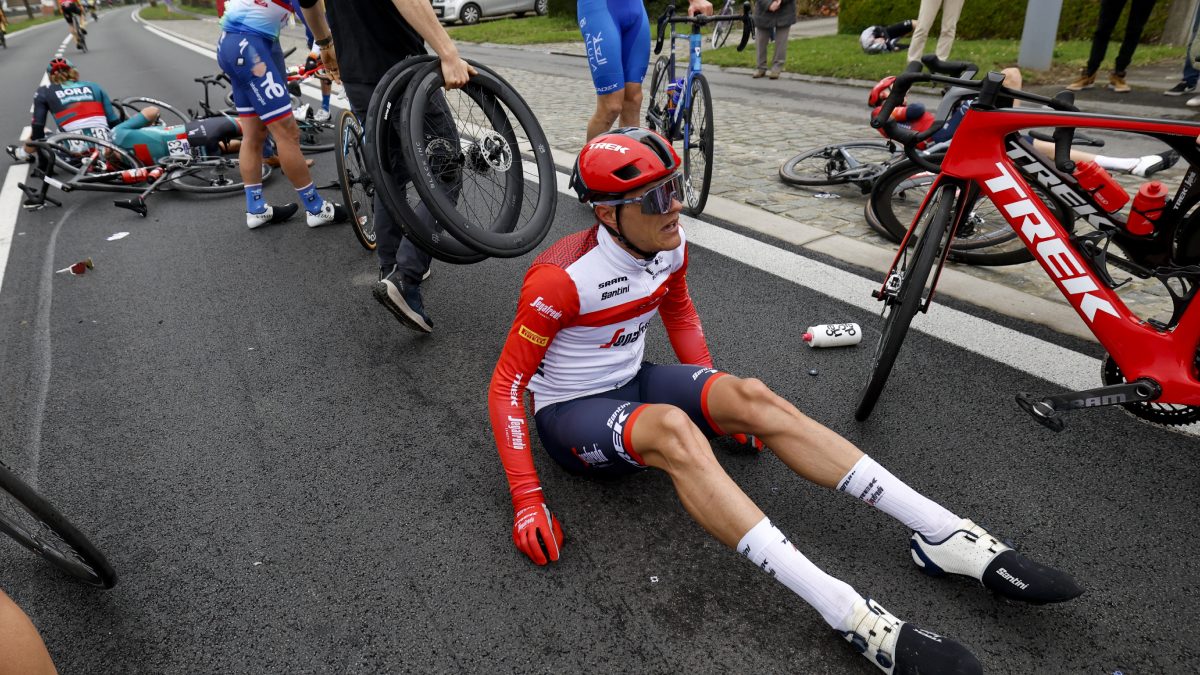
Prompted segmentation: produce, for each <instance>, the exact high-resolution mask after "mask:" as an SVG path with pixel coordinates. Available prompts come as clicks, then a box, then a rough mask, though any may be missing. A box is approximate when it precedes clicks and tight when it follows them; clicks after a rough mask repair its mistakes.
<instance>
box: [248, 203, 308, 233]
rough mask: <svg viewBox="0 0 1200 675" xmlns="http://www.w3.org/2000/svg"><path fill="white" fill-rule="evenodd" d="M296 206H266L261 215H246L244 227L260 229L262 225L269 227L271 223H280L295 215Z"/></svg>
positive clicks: (297, 206)
mask: <svg viewBox="0 0 1200 675" xmlns="http://www.w3.org/2000/svg"><path fill="white" fill-rule="evenodd" d="M299 208H300V207H299V205H297V204H283V205H281V206H271V205H270V204H267V209H266V210H265V211H263V212H262V213H250V212H247V213H246V227H248V228H250V229H251V230H253V229H257V228H260V227H262V226H263V225H271V224H273V223H282V222H283V221H285V220H287V219H288V218H291V217H292V216H293V215H295V213H296V211H297V209H299Z"/></svg>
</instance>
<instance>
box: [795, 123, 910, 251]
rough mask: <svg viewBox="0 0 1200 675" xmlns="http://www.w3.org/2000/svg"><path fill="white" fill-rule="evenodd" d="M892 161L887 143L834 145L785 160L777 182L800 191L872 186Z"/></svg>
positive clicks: (869, 142) (872, 142)
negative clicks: (857, 185)
mask: <svg viewBox="0 0 1200 675" xmlns="http://www.w3.org/2000/svg"><path fill="white" fill-rule="evenodd" d="M895 157H896V152H895V150H894V149H893V147H892V146H891V145H889V144H888V143H887V142H886V141H851V142H849V143H834V144H832V145H826V146H824V147H820V148H814V149H812V150H807V151H805V152H802V153H800V154H798V155H796V156H794V157H792V158H790V159H788V160H787V161H786V162H784V163H783V164H782V165H780V167H779V179H780V180H782V181H783V182H784V183H787V184H788V185H796V186H799V187H821V186H825V185H842V184H844V183H851V182H854V183H860V182H861V183H870V184H874V181H875V180H876V179H878V177H879V176H880V175H882V174H883V173H884V171H885V170H886V169H887V166H888V164H889V163H890V162H891V161H892V160H894V159H895ZM895 241H899V239H896V240H895Z"/></svg>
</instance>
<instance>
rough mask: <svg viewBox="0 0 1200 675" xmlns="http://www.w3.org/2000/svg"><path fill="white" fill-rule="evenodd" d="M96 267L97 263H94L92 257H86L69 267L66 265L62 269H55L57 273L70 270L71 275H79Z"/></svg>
mask: <svg viewBox="0 0 1200 675" xmlns="http://www.w3.org/2000/svg"><path fill="white" fill-rule="evenodd" d="M94 268H95V265H93V264H92V259H91V258H85V259H84V260H80V261H79V262H77V263H75V264H74V265H70V266H69V267H64V268H62V269H61V270H55V274H62V273H63V272H70V273H71V276H76V277H77V276H79V275H80V274H83V273H84V272H87V271H88V270H90V269H94Z"/></svg>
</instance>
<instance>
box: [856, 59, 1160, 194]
mask: <svg viewBox="0 0 1200 675" xmlns="http://www.w3.org/2000/svg"><path fill="white" fill-rule="evenodd" d="M1001 73H1002V74H1003V75H1004V86H1005V87H1007V88H1009V89H1016V90H1018V91H1019V90H1020V89H1021V85H1022V78H1021V71H1020V70H1019V69H1017V68H1005V69H1004V70H1002V71H1001ZM895 81H896V78H895V77H894V76H888V77H885V78H883V79H882V80H880V81H879V82H878V83H876V85H875V86H874V87H872V88H871V93H870V94H868V95H867V105H869V106H871V108H872V112H871V116H872V117H874V116H875V115H876V114H877V113H878V112H879V110H880V108H882V107H883V102H884V100H885V99H886V98H887V97H888V95H889V94H891V92H892V83H893V82H895ZM973 102H974V99H968V100H965V101H962V102H961V103H959V104H958V106H957V107H955V109H954V110H953V112H951V114H950V117H949V118H948V119H947V120H946V125H945V126H943V127H942V128H941V129H939V130H938V131H937V132H936V133H935V134H933V136H931V137H930V138H929V140H928V141H926V144H925V145H926V147H928V146H930V145H934V144H937V143H944V142H946V141H949V140H950V139H951V138H953V137H954V132H955V131H956V130H957V129H958V125H959V123H960V122H962V118H963V116H964V115H966V114H967V108H969V107H971V104H972V103H973ZM1019 103H1020V101H1013V105H1014V106H1015V105H1017V104H1019ZM891 118H892V119H893V120H895V121H896V122H899V123H900V126H902V127H904V128H907V129H912V130H914V131H924V130H926V129H928V128H929V127H930V125H932V124H933V123H934V122H935V121H936V120H935V119H934V114H933V113H931V112H929V111H928V110H927V109H926V108H925V104H923V103H921V102H919V101H914V102H912V103H908V104H907V105H901V106H896V108H895V109H894V110H893V111H892V117H891ZM879 133H881V134H883V131H882V130H881V131H880V132H879ZM1026 140H1029V141H1031V142H1032V143H1033V147H1034V149H1036V150H1037V151H1038V152H1039V153H1041V154H1042V155H1045V156H1046V157H1053V156H1054V144H1053V143H1050V142H1048V141H1043V140H1040V139H1035V138H1027V139H1026ZM1071 160H1072V161H1074V162H1075V163H1077V164H1078V163H1079V162H1089V161H1090V162H1095V163H1096V164H1099V165H1100V166H1101V167H1103V168H1105V169H1108V170H1111V171H1122V172H1125V173H1130V174H1133V175H1135V176H1140V177H1142V178H1146V177H1149V176H1152V175H1154V174H1155V173H1157V172H1159V171H1163V170H1165V169H1169V168H1171V167H1173V166H1175V163H1176V162H1178V161H1179V153H1178V152H1175V151H1174V150H1164V151H1163V152H1160V153H1157V154H1153V155H1143V156H1141V157H1109V156H1107V155H1093V154H1091V153H1088V152H1083V151H1082V150H1075V149H1072V150H1071Z"/></svg>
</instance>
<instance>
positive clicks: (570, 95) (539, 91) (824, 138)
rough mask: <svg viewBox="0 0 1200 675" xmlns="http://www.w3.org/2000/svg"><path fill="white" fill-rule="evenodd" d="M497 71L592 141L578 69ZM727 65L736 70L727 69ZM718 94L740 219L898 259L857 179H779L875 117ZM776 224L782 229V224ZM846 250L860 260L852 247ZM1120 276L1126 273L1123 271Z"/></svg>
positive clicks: (977, 272)
mask: <svg viewBox="0 0 1200 675" xmlns="http://www.w3.org/2000/svg"><path fill="white" fill-rule="evenodd" d="M155 23H156V24H157V25H159V26H160V27H162V28H163V29H165V30H168V31H171V32H174V33H177V34H181V35H184V36H187V37H189V38H192V39H194V40H195V41H197V42H199V43H201V44H205V45H211V44H214V43H215V41H216V38H217V34H218V32H219V29H218V28H217V24H216V22H215V21H214V20H210V19H204V20H199V21H187V20H184V21H170V22H155ZM814 23H815V22H814ZM826 29H827V28H826ZM282 41H283V42H284V48H285V49H287V48H289V47H291V46H299V47H300V49H301V50H303V49H304V48H305V46H304V44H303V30H302V29H299V30H297V29H296V28H291V27H289V28H286V29H285V30H284V33H283V36H282ZM558 47H559V46H558V45H538V46H536V47H529V48H527V49H529V50H532V51H537V52H541V53H547V52H551V51H554V50H556V49H558ZM574 47H577V45H574V46H573V48H574ZM512 48H513V49H518V48H517V47H512ZM497 70H498V71H499V72H500V74H501V75H502V76H503V77H504V78H506V79H507V80H508V81H509V82H511V83H512V85H513V86H514V87H515V88H516V89H517V90H518V91H520V92H521V95H522V96H523V97H524V98H525V100H526V101H527V102H528V103H529V105H530V107H531V108H532V109H533V111H534V112H535V113H536V114H537V117H538V119H539V121H540V122H541V123H542V126H543V128H544V129H545V132H546V135H547V137H548V138H549V140H550V143H551V145H552V146H553V147H554V148H556V149H557V150H559V151H561V153H563V154H564V155H566V156H570V155H573V154H574V153H575V152H577V151H578V148H579V147H580V145H581V144H582V143H583V140H584V138H583V136H584V126H585V124H584V121H585V120H587V119H588V118H589V117H590V116H591V114H592V111H593V109H594V106H595V98H594V96H593V95H592V92H591V89H590V88H589V87H586V86H580V81H579V78H578V77H560V76H553V75H546V74H543V73H531V72H528V71H523V70H516V69H511V68H499V69H497ZM727 72H738V70H737V69H729V70H727ZM746 72H747V73H748V72H749V71H746ZM781 82H782V81H781ZM714 98H715V100H714V114H715V119H714V124H715V128H716V129H717V130H718V133H717V145H716V157H717V158H718V159H717V161H716V163H715V167H714V171H713V180H712V190H711V194H712V195H714V196H717V197H723V198H725V199H728V200H732V201H733V202H738V203H741V204H744V205H746V206H749V207H753V208H754V209H757V210H758V211H757V213H758V214H762V215H760V216H755V215H753V214H754V213H755V211H750V216H749V218H746V219H743V220H749V221H750V222H739V224H742V225H746V226H748V227H755V222H754V221H757V220H764V219H766V218H767V214H774V215H776V216H779V217H782V218H784V219H786V221H783V222H794V223H795V224H796V226H797V229H803V226H809V227H814V228H819V229H820V230H824V231H826V232H831V233H837V234H839V235H842V236H844V237H847V238H849V239H851V240H856V241H857V242H860V243H862V244H867V245H869V246H872V247H878V248H879V250H880V251H881V252H884V251H886V252H887V256H888V258H889V259H890V256H891V251H894V249H895V245H894V244H892V243H890V242H888V241H886V240H884V239H883V238H881V237H879V236H878V235H876V234H875V233H874V232H873V231H872V230H871V229H870V228H869V227H868V226H867V225H866V223H865V221H864V219H863V206H864V203H865V200H864V198H863V197H862V195H861V194H859V191H858V190H857V189H856V188H853V187H841V188H831V189H828V190H808V189H802V188H794V187H790V186H787V185H784V184H783V183H781V182H780V181H779V179H778V167H779V166H780V165H781V164H782V163H783V162H784V161H785V160H786V159H788V158H789V157H790V156H792V155H794V154H796V153H797V152H800V151H802V150H805V149H808V148H812V147H816V146H820V145H824V144H827V143H835V142H841V141H848V140H854V139H862V138H872V137H873V132H872V131H871V129H870V128H869V126H868V125H867V117H866V111H865V109H864V112H863V119H862V121H861V122H853V123H852V122H847V121H845V120H842V119H836V118H832V117H827V116H821V115H815V114H797V113H794V112H782V111H781V110H779V109H776V108H773V107H772V105H771V101H770V100H760V101H758V102H756V103H755V104H753V105H747V104H742V103H738V102H734V101H729V100H722V98H721V93H720V92H719V91H715V92H714ZM1162 98H1164V99H1165V98H1167V97H1162ZM1130 107H1133V106H1130ZM1146 114H1151V113H1150V112H1147V113H1146ZM732 129H740V130H752V133H736V134H735V133H721V130H732ZM1182 175H1183V174H1182V170H1180V169H1179V168H1176V169H1172V170H1171V171H1167V172H1163V173H1161V174H1159V175H1158V176H1156V178H1158V179H1161V180H1163V181H1164V182H1165V183H1166V184H1167V185H1168V186H1169V187H1171V188H1172V189H1174V187H1175V186H1177V185H1178V182H1179V180H1180V178H1181V177H1182ZM1121 182H1122V183H1123V184H1125V186H1126V187H1127V189H1129V191H1130V193H1131V194H1132V193H1133V191H1136V189H1137V186H1138V185H1140V184H1141V182H1143V179H1138V178H1135V177H1131V176H1125V177H1121ZM773 227H774V228H775V229H776V231H778V225H774V226H773ZM843 241H844V240H843ZM827 245H828V244H827ZM835 254H836V253H835ZM878 258H879V256H877V257H876V259H878ZM847 259H850V260H853V256H849V257H847ZM951 267H952V268H954V269H956V270H958V271H960V272H962V273H965V274H967V275H970V276H971V277H974V278H976V279H980V280H984V281H988V282H994V283H997V284H1000V285H1003V286H1005V287H1007V288H1011V289H1015V290H1018V291H1021V292H1024V293H1027V294H1030V295H1033V296H1035V297H1037V298H1041V299H1044V300H1046V301H1049V302H1052V303H1056V306H1060V307H1062V308H1064V309H1065V308H1066V303H1065V301H1063V299H1062V296H1061V294H1060V293H1059V291H1058V290H1057V288H1056V287H1055V286H1054V285H1053V283H1052V282H1051V281H1050V280H1049V279H1048V277H1047V276H1046V274H1045V273H1044V272H1043V271H1042V269H1041V268H1040V267H1038V266H1037V265H1036V264H1035V263H1027V264H1024V265H1019V266H1012V267H1001V268H984V267H971V266H965V265H951ZM1117 276H1118V277H1119V278H1120V277H1123V276H1124V275H1117ZM1121 296H1122V298H1123V299H1124V300H1125V302H1126V303H1127V304H1129V305H1130V306H1131V307H1132V308H1134V309H1135V311H1138V312H1139V313H1140V314H1141V315H1143V316H1147V317H1158V318H1166V317H1167V316H1169V314H1170V307H1171V304H1170V301H1169V298H1168V296H1167V295H1166V293H1165V292H1164V291H1163V290H1162V289H1161V286H1159V285H1158V282H1136V283H1131V284H1129V285H1127V286H1125V287H1123V288H1122V289H1121ZM974 301H975V302H977V303H979V304H984V305H987V304H988V299H987V298H976V299H975V300H974ZM1076 322H1078V320H1077V319H1076ZM1078 323H1079V325H1078V326H1077V327H1076V328H1075V329H1073V330H1071V331H1070V332H1072V333H1074V334H1076V335H1083V336H1087V332H1086V329H1083V327H1082V324H1081V322H1078Z"/></svg>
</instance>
